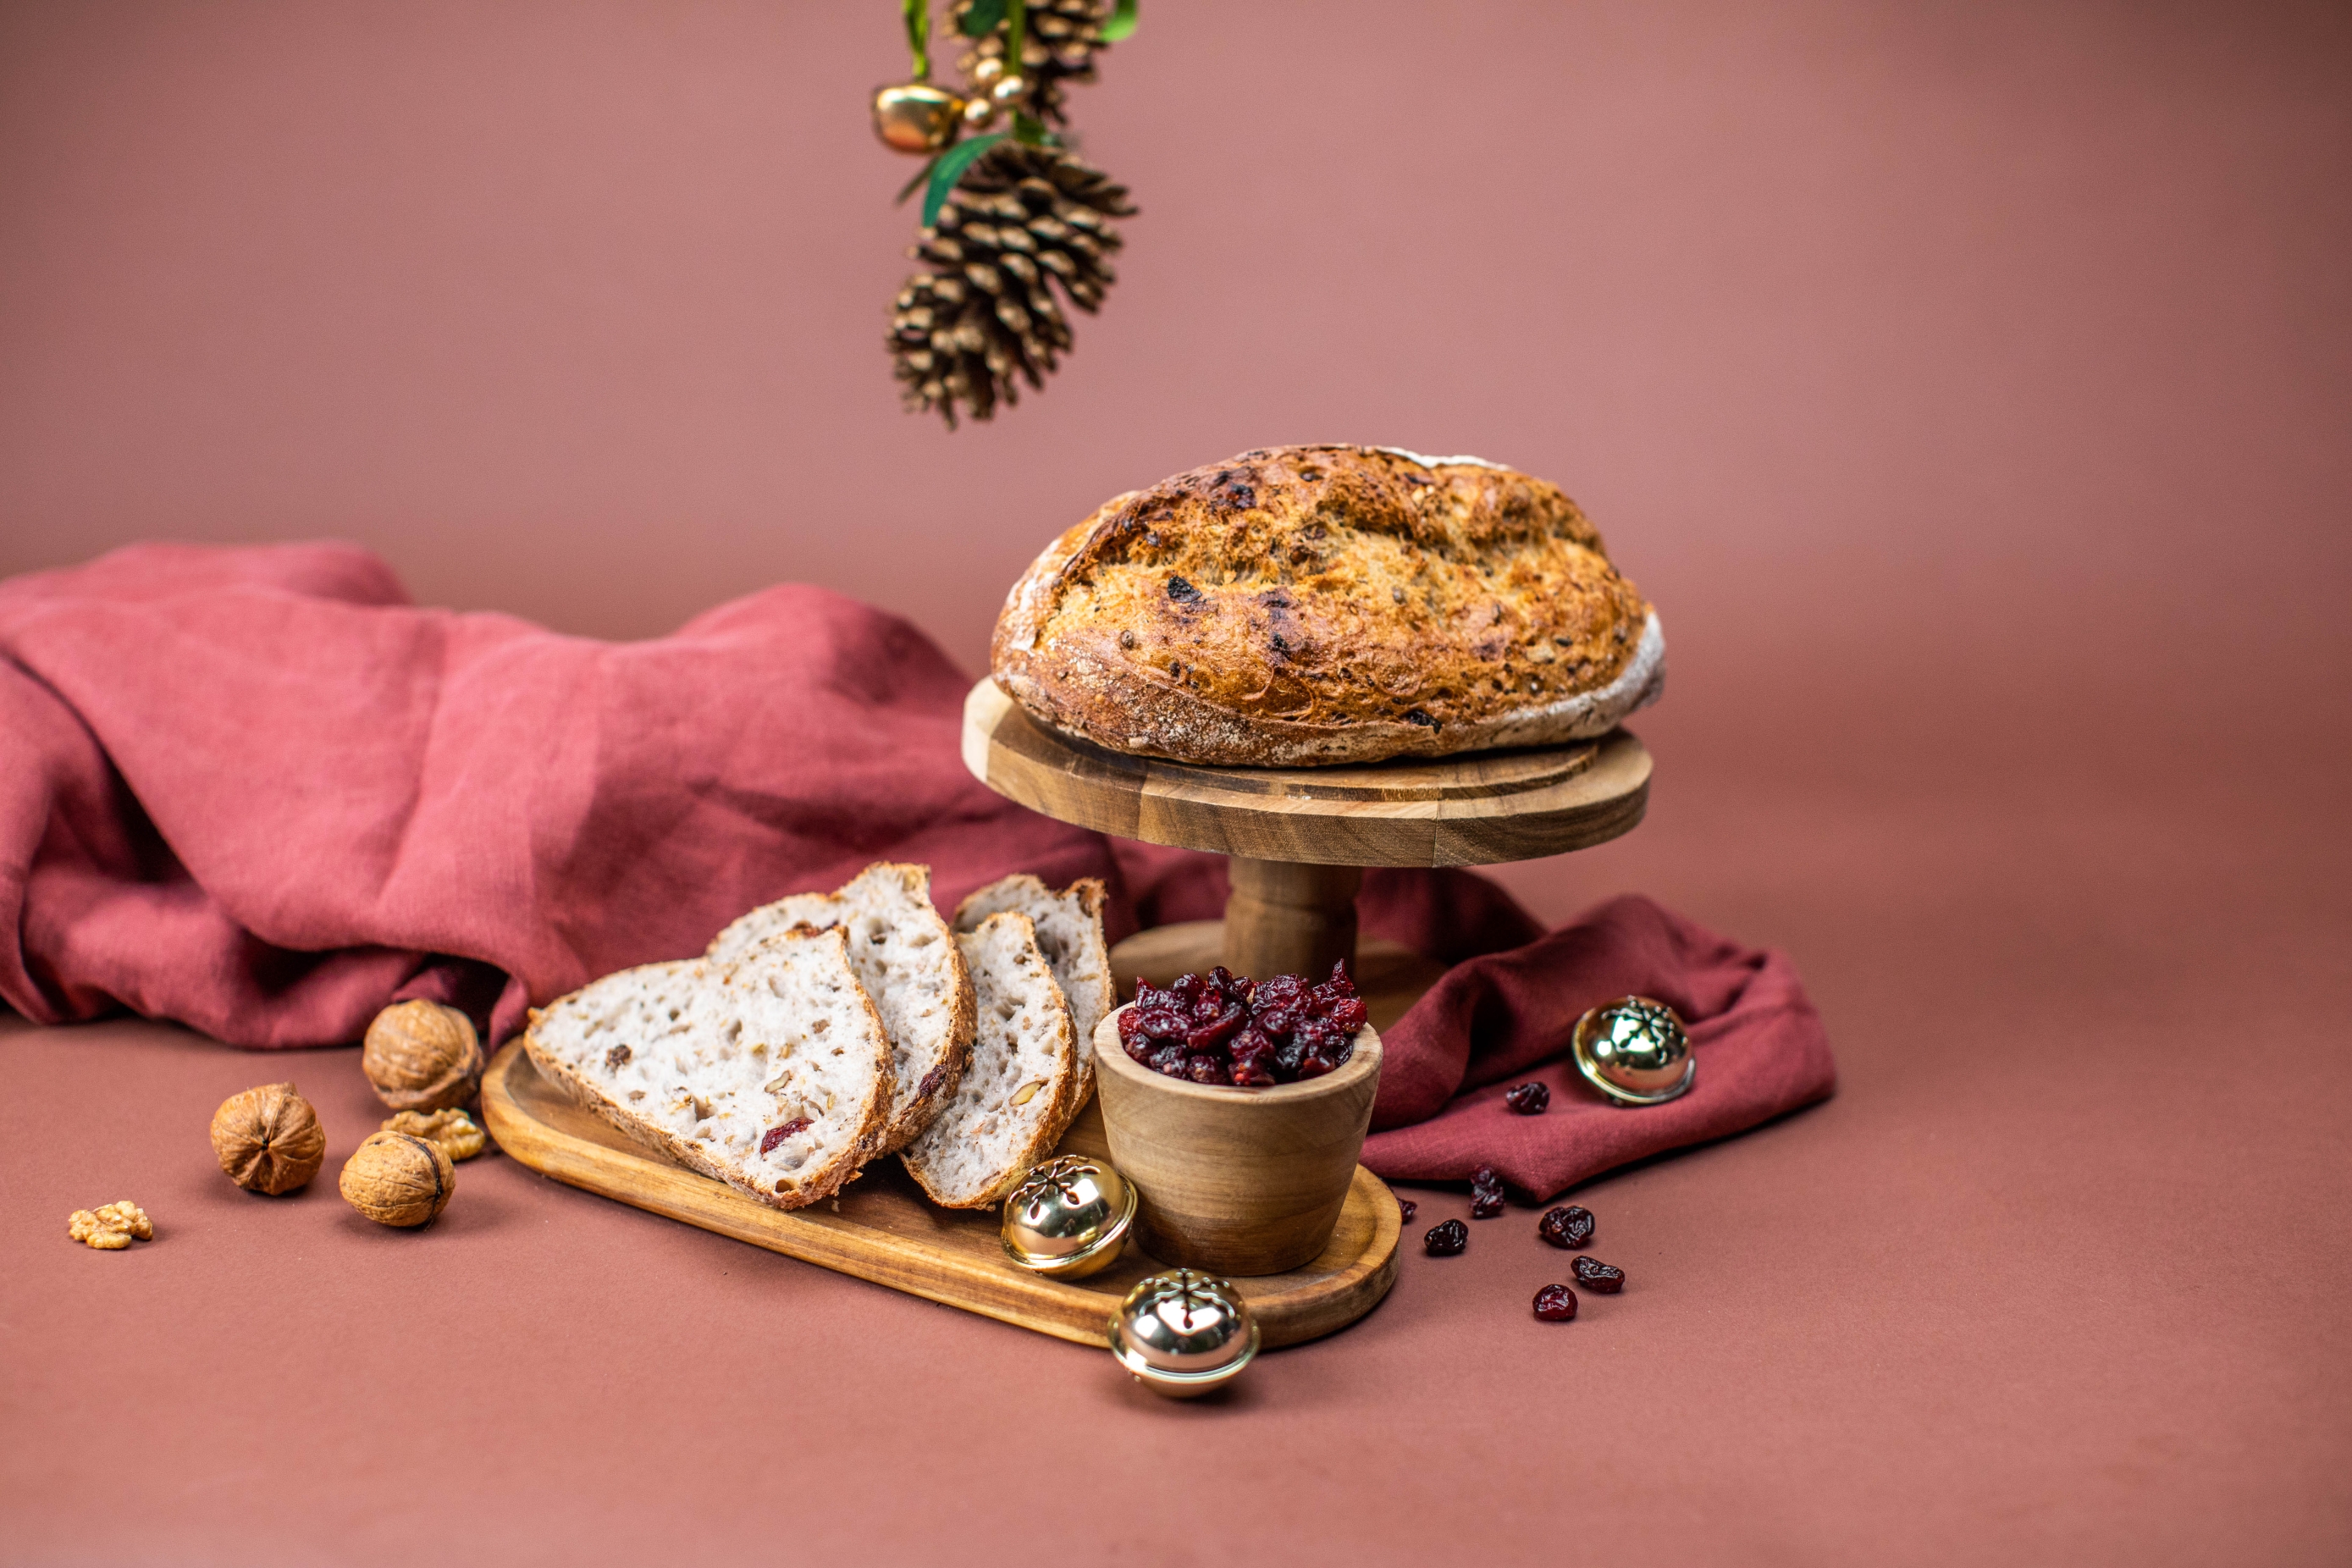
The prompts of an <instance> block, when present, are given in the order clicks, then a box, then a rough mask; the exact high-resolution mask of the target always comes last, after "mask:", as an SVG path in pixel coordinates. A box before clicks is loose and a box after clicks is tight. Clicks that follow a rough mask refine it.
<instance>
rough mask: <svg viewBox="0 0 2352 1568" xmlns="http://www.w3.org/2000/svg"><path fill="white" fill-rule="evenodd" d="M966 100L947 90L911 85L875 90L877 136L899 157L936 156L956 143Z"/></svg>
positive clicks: (915, 82)
mask: <svg viewBox="0 0 2352 1568" xmlns="http://www.w3.org/2000/svg"><path fill="white" fill-rule="evenodd" d="M963 110H964V102H963V100H962V99H961V98H958V97H957V96H956V95H955V94H954V93H951V92H950V91H948V90H947V89H945V88H943V87H933V86H932V85H931V84H930V83H929V82H927V81H910V82H907V83H905V84H903V85H901V86H898V87H883V88H877V89H874V134H875V135H877V136H879V137H880V138H882V144H883V145H884V146H886V147H888V148H889V149H890V150H891V151H893V152H896V153H936V152H938V151H939V150H940V148H942V147H944V146H946V145H947V144H948V143H949V142H952V141H954V140H955V134H956V131H957V129H958V127H960V126H961V125H962V123H963Z"/></svg>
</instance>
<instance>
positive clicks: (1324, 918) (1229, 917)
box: [1223, 855, 1364, 980]
mask: <svg viewBox="0 0 2352 1568" xmlns="http://www.w3.org/2000/svg"><path fill="white" fill-rule="evenodd" d="M1226 867H1227V870H1228V872H1229V874H1230V880H1231V885H1232V891H1231V892H1230V893H1228V894H1227V895H1226V898H1225V949H1224V958H1223V963H1224V965H1225V967H1226V968H1227V969H1230V970H1232V971H1233V972H1234V973H1235V974H1243V975H1247V976H1248V977H1249V978H1251V979H1253V980H1263V979H1265V978H1267V977H1269V976H1272V975H1276V974H1303V975H1305V976H1306V977H1307V979H1309V980H1321V979H1322V978H1324V977H1325V976H1326V975H1328V974H1329V973H1331V966H1332V965H1333V964H1335V963H1339V962H1340V961H1341V960H1342V959H1346V960H1349V961H1350V962H1352V961H1353V960H1354V958H1355V956H1356V890H1357V889H1359V888H1360V887H1361V886H1362V885H1363V880H1364V872H1363V868H1361V867H1359V866H1303V865H1300V864H1299V863H1298V862H1297V861H1295V860H1253V859H1250V858H1248V857H1246V856H1242V855H1235V856H1233V857H1231V858H1229V859H1228V860H1227V862H1226Z"/></svg>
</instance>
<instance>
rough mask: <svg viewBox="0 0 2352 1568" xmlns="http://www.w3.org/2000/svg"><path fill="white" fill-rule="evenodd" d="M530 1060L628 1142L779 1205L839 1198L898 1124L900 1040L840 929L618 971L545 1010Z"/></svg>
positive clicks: (538, 1018) (530, 1044)
mask: <svg viewBox="0 0 2352 1568" xmlns="http://www.w3.org/2000/svg"><path fill="white" fill-rule="evenodd" d="M523 1047H524V1049H526V1050H527V1051H528V1052H529V1053H530V1059H531V1062H532V1064H533V1065H534V1066H536V1067H537V1068H539V1070H540V1071H541V1073H542V1074H543V1075H545V1076H546V1077H547V1078H548V1079H550V1080H551V1082H553V1083H555V1084H557V1085H558V1086H559V1087H561V1088H562V1089H564V1090H565V1092H567V1093H568V1094H570V1095H571V1096H572V1098H573V1099H574V1100H578V1101H579V1102H580V1103H581V1104H582V1105H583V1106H585V1107H586V1108H587V1109H588V1110H593V1111H594V1112H595V1113H596V1114H597V1115H599V1116H601V1117H603V1118H604V1120H605V1121H610V1122H611V1123H612V1124H613V1125H614V1126H615V1127H618V1128H619V1129H620V1130H621V1131H624V1132H625V1133H627V1134H628V1135H629V1136H630V1137H632V1138H635V1139H636V1140H637V1141H639V1142H643V1143H646V1144H647V1145H648V1146H650V1147H652V1148H654V1149H656V1150H657V1151H659V1152H663V1153H666V1154H668V1155H669V1156H670V1157H671V1158H673V1159H675V1160H677V1161H679V1162H681V1163H684V1164H687V1165H689V1166H691V1167H693V1168H694V1169H695V1170H698V1171H700V1172H702V1173H704V1174H705V1175H709V1176H716V1177H718V1178H719V1180H720V1181H722V1182H725V1183H727V1184H729V1185H730V1186H733V1187H737V1188H740V1190H741V1191H743V1192H746V1193H749V1194H751V1196H753V1197H755V1198H757V1199H759V1200H760V1201H761V1203H764V1204H770V1205H774V1206H775V1207H777V1208H783V1209H793V1208H801V1207H803V1206H805V1205H809V1204H813V1203H814V1202H816V1201H817V1200H818V1199H820V1198H824V1197H830V1196H832V1195H833V1194H835V1193H836V1192H838V1191H840V1189H841V1186H842V1184H843V1183H845V1182H846V1181H848V1180H849V1179H850V1178H851V1177H853V1176H855V1175H856V1173H857V1171H858V1168H859V1167H860V1166H862V1165H863V1164H865V1163H866V1161H867V1160H868V1159H870V1158H871V1157H872V1156H873V1154H874V1152H875V1148H876V1145H877V1142H879V1140H880V1139H881V1136H882V1132H883V1129H884V1127H885V1126H886V1125H887V1122H888V1119H889V1112H890V1101H891V1074H890V1046H889V1041H888V1039H887V1037H885V1035H884V1034H883V1031H882V1019H881V1016H879V1015H878V1014H877V1013H876V1011H875V1009H874V1005H873V1004H872V1003H871V1002H870V1001H868V1000H867V999H866V992H865V990H864V988H863V987H862V986H861V985H859V984H858V980H857V975H856V971H854V970H853V969H852V968H851V967H850V963H849V952H848V940H847V938H846V937H845V935H844V933H843V932H841V931H837V930H836V931H804V932H799V933H793V934H787V935H784V936H781V937H778V938H775V939H773V940H772V941H768V942H761V943H759V944H757V945H756V946H754V947H752V948H751V950H750V951H749V952H745V953H744V954H743V955H742V957H741V958H740V959H739V960H737V961H736V962H734V963H713V962H711V961H709V960H697V961H692V962H682V963H649V964H646V965H644V966H642V967H640V968H636V969H625V970H623V971H621V972H620V973H617V974H608V975H606V976H605V977H604V979H602V980H599V981H597V982H595V983H594V984H591V985H587V986H584V987H583V988H582V989H580V990H578V991H575V992H573V993H572V994H570V995H569V996H565V997H562V998H560V999H558V1000H557V1001H554V1002H551V1003H550V1004H548V1005H547V1006H545V1007H544V1008H540V1009H536V1010H534V1011H533V1012H532V1014H531V1016H530V1028H529V1030H528V1031H527V1032H526V1033H525V1034H524V1036H523Z"/></svg>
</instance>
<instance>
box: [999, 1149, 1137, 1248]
mask: <svg viewBox="0 0 2352 1568" xmlns="http://www.w3.org/2000/svg"><path fill="white" fill-rule="evenodd" d="M1135 1202H1136V1199H1135V1189H1134V1188H1133V1187H1131V1186H1129V1185H1128V1184H1127V1182H1126V1180H1125V1178H1123V1177H1121V1176H1120V1175H1119V1173H1118V1172H1117V1171H1115V1170H1113V1169H1111V1167H1110V1164H1109V1163H1108V1161H1103V1160H1087V1159H1082V1158H1080V1157H1079V1156H1077V1155H1075V1154H1065V1155H1063V1156H1061V1157H1060V1158H1059V1159H1055V1160H1048V1161H1046V1162H1045V1163H1043V1164H1040V1165H1033V1166H1031V1167H1030V1168H1029V1173H1028V1174H1027V1175H1025V1176H1024V1177H1022V1178H1021V1184H1020V1185H1019V1186H1017V1187H1015V1188H1013V1195H1012V1196H1011V1197H1009V1198H1006V1199H1005V1200H1004V1226H1003V1238H1004V1254H1005V1256H1006V1257H1008V1258H1012V1259H1013V1262H1015V1263H1018V1264H1019V1265H1021V1267H1022V1268H1028V1269H1034V1271H1035V1272H1037V1273H1039V1274H1043V1275H1045V1276H1047V1277H1049V1278H1051V1279H1085V1278H1086V1277H1087V1275H1089V1274H1098V1273H1100V1272H1101V1271H1102V1270H1104V1269H1106V1268H1109V1267H1110V1266H1111V1265H1112V1264H1114V1263H1116V1262H1118V1255H1119V1253H1120V1252H1122V1251H1123V1250H1125V1248H1126V1247H1127V1232H1128V1227H1129V1226H1132V1225H1133V1224H1134V1223H1135Z"/></svg>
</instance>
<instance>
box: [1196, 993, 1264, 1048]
mask: <svg viewBox="0 0 2352 1568" xmlns="http://www.w3.org/2000/svg"><path fill="white" fill-rule="evenodd" d="M1248 1022H1249V1014H1248V1012H1247V1011H1246V1010H1245V1009H1244V1008H1243V1007H1242V1006H1241V1005H1240V1004H1238V1003H1234V1004H1229V1005H1227V1006H1226V1008H1225V1010H1224V1011H1223V1012H1222V1013H1220V1014H1218V1015H1217V1016H1215V1017H1213V1018H1212V1019H1210V1020H1209V1021H1208V1022H1207V1023H1205V1024H1197V1023H1196V1024H1194V1025H1193V1026H1192V1028H1190V1029H1188V1030H1186V1031H1185V1034H1184V1048H1185V1049H1186V1050H1188V1051H1191V1052H1192V1053H1193V1054H1195V1055H1198V1054H1199V1053H1201V1052H1202V1051H1213V1050H1215V1049H1216V1048H1217V1047H1220V1046H1222V1045H1223V1044H1224V1043H1225V1042H1226V1041H1227V1040H1230V1039H1232V1038H1233V1037H1234V1036H1235V1035H1238V1034H1240V1033H1241V1032H1242V1026H1243V1025H1244V1024H1246V1023H1248Z"/></svg>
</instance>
